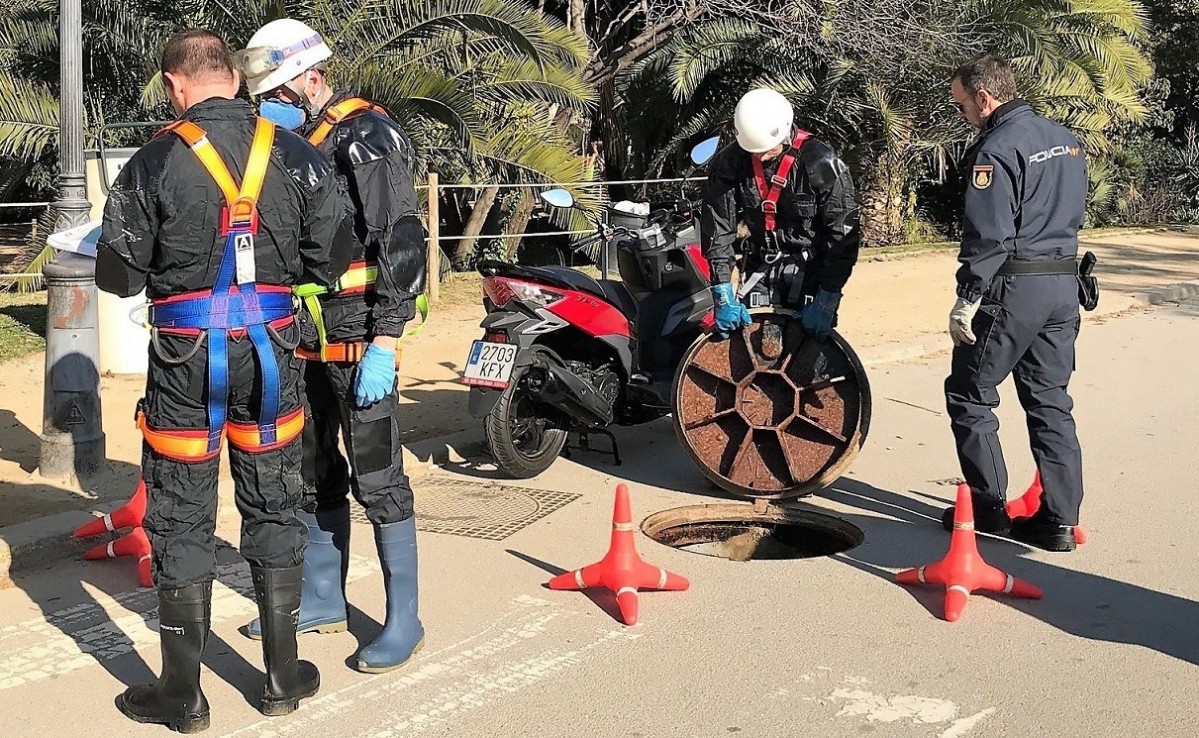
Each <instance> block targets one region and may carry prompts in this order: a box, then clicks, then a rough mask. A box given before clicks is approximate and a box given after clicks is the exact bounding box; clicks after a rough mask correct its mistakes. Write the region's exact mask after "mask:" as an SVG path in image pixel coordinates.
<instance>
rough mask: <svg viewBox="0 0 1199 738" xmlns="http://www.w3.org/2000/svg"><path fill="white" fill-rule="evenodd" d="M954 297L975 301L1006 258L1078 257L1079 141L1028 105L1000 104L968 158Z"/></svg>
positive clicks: (1082, 181) (1081, 210) (1082, 207)
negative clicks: (958, 266)
mask: <svg viewBox="0 0 1199 738" xmlns="http://www.w3.org/2000/svg"><path fill="white" fill-rule="evenodd" d="M961 171H962V172H963V173H964V174H965V177H966V181H965V183H964V189H965V194H964V197H963V202H964V208H963V212H962V247H961V252H960V253H959V255H958V261H959V262H961V267H960V268H959V269H958V271H957V294H958V297H961V298H963V299H965V300H968V301H970V302H975V301H977V300H978V299H979V298H981V297H982V296H983V294H984V293H986V291H987V290H988V289H989V288H990V286H991V282H992V281H993V280H994V279H995V276H996V275H997V274H998V272H999V269H1000V267H1002V266H1003V264H1004V262H1006V261H1007V260H1009V259H1014V260H1019V261H1044V260H1056V259H1070V258H1075V257H1076V256H1077V255H1078V230H1079V229H1080V228H1081V227H1082V222H1083V216H1084V214H1085V211H1086V201H1087V165H1086V155H1085V153H1084V152H1083V150H1082V146H1081V145H1080V144H1079V142H1078V139H1077V138H1075V137H1074V134H1072V133H1070V131H1069V130H1068V129H1067V128H1065V127H1064V126H1061V125H1059V124H1057V123H1054V122H1053V121H1050V120H1047V119H1045V118H1042V117H1040V116H1039V115H1037V114H1036V113H1034V112H1033V110H1032V107H1030V106H1029V104H1028V103H1027V102H1025V101H1023V100H1013V101H1011V102H1008V103H1005V104H1003V105H1001V106H1000V107H999V108H998V109H996V110H995V112H994V113H992V114H991V117H990V118H988V119H987V122H986V124H985V125H984V126H983V130H982V131H981V133H980V135H979V137H978V139H977V140H976V141H975V142H974V143H973V144H972V145H971V146H970V148H969V149H968V150H967V151H966V155H965V157H964V159H963V165H962V168H961Z"/></svg>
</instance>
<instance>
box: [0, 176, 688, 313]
mask: <svg viewBox="0 0 1199 738" xmlns="http://www.w3.org/2000/svg"><path fill="white" fill-rule="evenodd" d="M705 179H706V178H705V177H691V178H683V177H667V178H657V179H623V180H596V181H576V182H541V183H536V182H477V183H469V184H441V183H440V182H439V180H438V175H437V174H436V173H430V174H429V175H428V179H427V181H426V182H424V183H421V184H418V185H416V189H417V190H422V191H429V192H430V194H431V195H433V196H431V197H429V198H428V210H429V212H428V230H429V236H428V238H427V239H426V241H427V243H428V260H429V264H428V269H429V272H428V273H429V274H440V273H441V260H442V257H443V254H442V250H441V245H442V244H452V243H456V242H461V241H466V240H475V241H479V242H485V241H497V240H498V241H512V240H517V241H519V240H521V239H525V238H529V237H536V238H542V237H558V236H583V235H590V234H592V233H594V232H595V231H594V230H591V229H588V230H555V231H525V232H521V233H502V234H493V233H488V234H479V235H477V236H449V235H445V236H443V235H442V234H441V221H440V213H439V208H440V193H441V192H442V191H443V190H444V191H463V190H478V191H482V190H486V189H488V188H497V189H501V190H511V189H529V190H547V189H551V188H555V187H570V188H576V189H592V188H597V189H598V188H607V187H613V186H625V185H634V186H636V185H659V184H677V183H680V182H696V183H698V182H703V181H704V180H705ZM52 205H53V203H51V202H16V203H0V210H3V209H22V208H25V209H32V208H38V209H41V208H46V207H50V206H52ZM21 229H24V230H23V231H22V230H21ZM36 237H37V220H36V219H35V220H32V221H30V222H22V223H13V224H0V271H2V270H3V268H4V267H5V266H7V265H8V264H9V263H11V261H12V260H13V259H14V258H16V256H17V255H19V254H20V253H21V252H23V251H24V250H25V248H26V246H27V245H28V244H29V243H30V242H31V241H32V240H33V239H34V238H36ZM595 251H596V252H597V253H596V254H595V255H594V256H596V257H603V258H597V259H595V261H596V262H597V263H596V266H597V267H599V268H600V270H601V272H603V274H604V276H605V277H606V276H607V272H608V269H609V264H608V263H607V258H606V257H607V251H608V249H606V248H602V247H601V248H598V249H595ZM599 262H602V263H599ZM36 276H39V275H38V274H37V273H22V274H0V279H17V278H24V277H36ZM438 291H439V287H438V280H429V297H430V299H432V300H436V299H438Z"/></svg>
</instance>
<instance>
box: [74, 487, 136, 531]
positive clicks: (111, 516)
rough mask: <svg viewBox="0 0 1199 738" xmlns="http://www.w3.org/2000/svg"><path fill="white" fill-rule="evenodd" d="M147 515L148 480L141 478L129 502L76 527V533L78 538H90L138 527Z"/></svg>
mask: <svg viewBox="0 0 1199 738" xmlns="http://www.w3.org/2000/svg"><path fill="white" fill-rule="evenodd" d="M145 516H146V481H145V480H144V479H140V478H139V479H138V480H137V489H136V490H135V491H134V492H133V497H131V498H129V502H126V503H125V504H124V505H122V506H121V507H118V508H117V509H116V510H113V511H112V512H110V513H108V514H107V515H104V516H103V517H100V518H96V519H95V520H93V521H92V522H90V523H87V524H85V525H81V526H79V527H78V528H76V529H75V534H74V535H75V537H76V538H89V537H91V536H98V535H100V534H101V533H112V532H113V531H118V530H120V529H122V528H129V527H131V526H132V527H136V526H139V525H141V524H142V518H144V517H145Z"/></svg>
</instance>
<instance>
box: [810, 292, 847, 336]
mask: <svg viewBox="0 0 1199 738" xmlns="http://www.w3.org/2000/svg"><path fill="white" fill-rule="evenodd" d="M840 304H841V293H839V292H829V291H827V290H824V289H821V290H819V291H818V292H817V293H816V299H815V300H813V301H812V302H809V303H808V304H807V305H804V308H803V312H802V313H801V314H800V320H801V321H802V322H803V328H804V330H805V331H807V332H808V333H809V334H810V335H812V336H814V337H816V338H824V337H825V336H827V335H828V333H829V331H831V330H832V329H833V326H834V325H836V323H837V306H838V305H840Z"/></svg>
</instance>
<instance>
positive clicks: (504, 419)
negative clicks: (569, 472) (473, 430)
mask: <svg viewBox="0 0 1199 738" xmlns="http://www.w3.org/2000/svg"><path fill="white" fill-rule="evenodd" d="M484 427H485V430H486V433H487V445H488V446H489V447H490V448H491V455H492V457H493V458H494V459H495V463H496V466H498V467H499V468H500V469H501V470H503V471H504V472H505V473H507V474H509V475H511V476H512V477H514V478H516V479H529V478H530V477H535V476H537V475H538V474H540V473H542V472H543V471H545V470H546V469H548V468H550V465H551V464H553V463H554V460H555V459H557V458H558V456H559V455H560V454H561V453H562V448H563V447H564V446H565V445H566V431H565V430H564V429H562V428H558V427H556V426H555V425H553V424H552V422H551V421H550V420H549V419H548V418H545V417H544V416H539V415H538V413H537V408H536V405H534V403H533V402H532V401H531V400H530V399H529V398H528V397H527V396H526V395H525V392H524V391H523V389H522V388H521V383H520V382H513V383H512V384H510V385H508V388H507V389H505V390H504V393H503V394H502V395H500V399H499V401H498V402H496V404H495V407H494V408H492V410H491V412H490V413H489V414H488V415H487V418H486V420H485V421H484Z"/></svg>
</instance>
